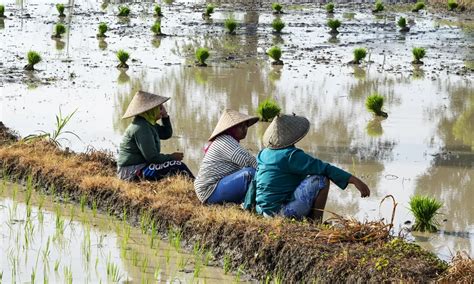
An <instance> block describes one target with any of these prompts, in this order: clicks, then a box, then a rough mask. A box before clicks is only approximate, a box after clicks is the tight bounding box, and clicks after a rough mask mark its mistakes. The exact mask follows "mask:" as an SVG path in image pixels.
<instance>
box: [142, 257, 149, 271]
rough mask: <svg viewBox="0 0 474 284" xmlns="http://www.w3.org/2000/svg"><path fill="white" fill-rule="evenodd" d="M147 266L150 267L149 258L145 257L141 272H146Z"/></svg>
mask: <svg viewBox="0 0 474 284" xmlns="http://www.w3.org/2000/svg"><path fill="white" fill-rule="evenodd" d="M147 268H148V258H146V257H145V258H144V259H143V261H142V265H141V267H140V272H141V273H145V272H146V269H147Z"/></svg>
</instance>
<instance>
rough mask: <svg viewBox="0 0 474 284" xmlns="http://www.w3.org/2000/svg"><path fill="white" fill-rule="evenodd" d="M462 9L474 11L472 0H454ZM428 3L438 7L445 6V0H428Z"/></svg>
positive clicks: (473, 0)
mask: <svg viewBox="0 0 474 284" xmlns="http://www.w3.org/2000/svg"><path fill="white" fill-rule="evenodd" d="M456 2H457V3H458V5H459V7H461V8H462V9H465V10H466V11H474V0H457V1H456ZM428 4H430V5H434V6H438V7H445V8H446V7H447V5H448V1H447V0H429V1H428Z"/></svg>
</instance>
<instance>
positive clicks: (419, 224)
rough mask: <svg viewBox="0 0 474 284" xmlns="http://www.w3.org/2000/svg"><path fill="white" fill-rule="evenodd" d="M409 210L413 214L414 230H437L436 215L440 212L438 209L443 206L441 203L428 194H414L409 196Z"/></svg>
mask: <svg viewBox="0 0 474 284" xmlns="http://www.w3.org/2000/svg"><path fill="white" fill-rule="evenodd" d="M409 205H410V211H411V212H412V213H413V216H415V225H413V228H412V229H413V230H414V231H421V232H425V231H428V232H436V231H437V230H438V227H437V226H438V225H439V224H438V222H437V221H436V219H435V217H436V215H438V214H440V213H439V212H438V210H439V209H440V208H441V207H443V203H441V202H439V201H437V200H436V199H434V198H430V197H428V196H421V195H415V196H412V197H411V198H410V202H409Z"/></svg>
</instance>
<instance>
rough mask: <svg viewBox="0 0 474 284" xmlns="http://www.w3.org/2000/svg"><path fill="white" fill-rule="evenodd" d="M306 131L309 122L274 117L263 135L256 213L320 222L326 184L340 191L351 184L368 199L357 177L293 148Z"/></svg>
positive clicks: (302, 118) (366, 191)
mask: <svg viewBox="0 0 474 284" xmlns="http://www.w3.org/2000/svg"><path fill="white" fill-rule="evenodd" d="M308 131H309V121H308V120H307V119H306V118H304V117H301V116H296V115H282V116H279V117H275V118H274V119H273V121H272V123H271V124H270V125H269V126H268V128H267V130H266V131H265V133H264V135H263V143H264V146H265V147H266V148H265V149H263V150H262V151H260V153H259V154H258V156H257V162H258V171H257V176H256V183H257V193H256V211H257V213H260V214H262V215H264V216H273V215H283V216H286V217H291V218H296V219H301V218H303V217H310V218H312V219H314V220H315V221H317V222H320V221H321V220H322V217H323V211H322V210H323V209H324V207H325V206H326V200H327V196H328V192H329V181H332V182H334V183H335V184H336V185H337V186H338V187H340V188H342V189H345V188H346V187H347V185H348V184H349V183H352V184H354V185H355V187H356V188H357V189H358V190H359V191H360V193H361V196H362V197H367V196H369V195H370V190H369V188H368V186H367V185H366V184H365V183H364V182H362V181H361V180H360V179H358V178H357V177H355V176H353V175H351V174H350V173H348V172H346V171H344V170H342V169H340V168H338V167H335V166H333V165H331V164H329V163H326V162H324V161H321V160H319V159H317V158H314V157H312V156H310V155H308V154H306V153H305V152H304V151H303V150H301V149H298V148H296V147H295V143H296V142H298V141H300V140H301V139H303V137H304V136H305V135H306V134H307V133H308Z"/></svg>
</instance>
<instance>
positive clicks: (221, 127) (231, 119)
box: [209, 109, 258, 141]
mask: <svg viewBox="0 0 474 284" xmlns="http://www.w3.org/2000/svg"><path fill="white" fill-rule="evenodd" d="M246 121H247V123H248V124H247V125H248V126H251V125H253V124H255V123H256V122H257V121H258V117H256V116H250V115H246V114H243V113H240V112H238V111H235V110H232V109H226V110H224V112H223V113H222V115H221V118H220V119H219V122H217V125H216V128H214V131H213V132H212V134H211V137H209V141H211V140H212V139H214V138H216V136H217V135H219V134H221V133H223V132H225V131H226V130H228V129H230V128H232V127H234V126H236V125H238V124H240V123H242V122H246Z"/></svg>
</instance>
